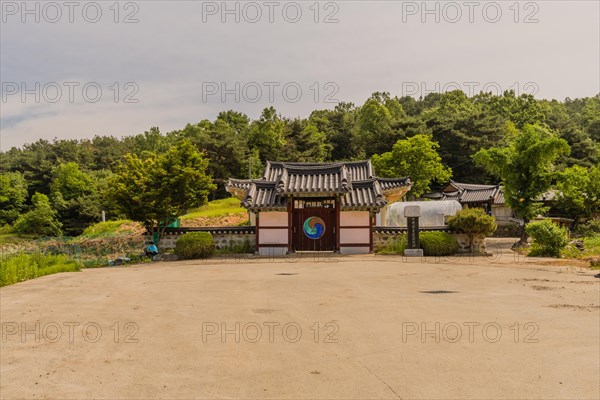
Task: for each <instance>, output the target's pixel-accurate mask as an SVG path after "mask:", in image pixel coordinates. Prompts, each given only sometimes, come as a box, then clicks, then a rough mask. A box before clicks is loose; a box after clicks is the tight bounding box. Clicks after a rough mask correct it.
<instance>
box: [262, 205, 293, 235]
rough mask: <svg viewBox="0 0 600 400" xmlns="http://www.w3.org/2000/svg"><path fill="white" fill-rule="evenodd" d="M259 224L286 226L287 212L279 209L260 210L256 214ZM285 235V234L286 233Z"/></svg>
mask: <svg viewBox="0 0 600 400" xmlns="http://www.w3.org/2000/svg"><path fill="white" fill-rule="evenodd" d="M258 219H259V224H260V226H283V227H287V226H288V213H287V212H280V211H267V212H261V213H260V214H259V215H258ZM286 237H287V235H286Z"/></svg>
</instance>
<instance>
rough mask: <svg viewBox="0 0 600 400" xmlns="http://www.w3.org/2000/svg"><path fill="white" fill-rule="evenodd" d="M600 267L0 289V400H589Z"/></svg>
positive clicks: (174, 278) (168, 273) (145, 273)
mask: <svg viewBox="0 0 600 400" xmlns="http://www.w3.org/2000/svg"><path fill="white" fill-rule="evenodd" d="M597 273H598V271H591V270H586V269H580V268H577V267H574V266H572V265H569V264H568V263H566V264H564V265H549V264H547V263H546V264H544V263H537V262H535V261H530V260H528V261H527V262H525V261H523V260H515V259H514V258H513V256H504V257H502V258H501V259H497V258H496V259H484V258H474V259H468V258H463V259H450V260H436V259H427V260H425V261H423V260H420V259H410V260H407V259H403V258H402V257H397V256H350V257H338V258H325V259H318V260H315V259H314V258H313V257H312V256H309V257H308V258H305V259H301V260H297V259H296V260H281V259H278V260H262V261H253V260H245V261H240V262H236V261H235V260H211V261H207V262H200V261H186V262H170V263H153V264H147V265H141V266H133V267H114V268H103V269H95V270H85V271H83V272H79V273H65V274H58V275H52V276H47V277H43V278H39V279H35V280H33V281H28V282H23V283H20V284H16V285H13V286H9V287H5V288H2V289H0V299H1V307H0V311H1V314H0V317H1V320H2V348H1V349H2V352H1V355H0V361H1V371H0V372H1V373H0V397H1V398H2V399H13V398H20V399H21V398H24V399H61V400H63V399H152V398H164V399H200V398H209V399H218V398H234V399H238V398H239V399H242V398H243V399H258V398H269V399H274V398H277V399H300V398H301V399H317V398H318V399H325V398H336V399H359V398H360V399H362V398H369V399H396V398H402V399H450V398H452V399H469V398H472V399H475V398H476V399H484V398H485V399H534V398H536V399H597V398H599V397H600V332H599V331H600V308H599V306H600V279H598V278H596V277H594V275H595V274H597Z"/></svg>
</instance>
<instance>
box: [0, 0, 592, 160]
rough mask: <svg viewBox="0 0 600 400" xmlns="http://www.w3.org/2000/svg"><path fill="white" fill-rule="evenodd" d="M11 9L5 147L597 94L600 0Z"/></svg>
mask: <svg viewBox="0 0 600 400" xmlns="http://www.w3.org/2000/svg"><path fill="white" fill-rule="evenodd" d="M117 5H118V7H117V6H115V2H114V1H98V2H95V3H94V2H77V1H73V2H72V3H68V2H67V4H65V3H64V2H63V1H57V2H50V3H48V2H28V3H27V5H26V7H23V3H22V2H21V1H16V2H13V1H4V0H2V2H1V10H2V24H1V28H0V29H1V31H0V48H1V50H0V52H1V54H0V56H1V66H0V73H1V81H2V93H1V95H2V102H1V104H0V105H1V107H2V111H1V119H0V123H1V131H2V132H1V149H2V150H7V149H9V148H10V147H12V146H21V145H23V144H24V143H31V142H34V141H36V140H38V139H40V138H44V139H48V140H52V139H53V138H55V137H56V138H61V139H63V138H90V137H93V136H94V135H113V136H117V137H121V136H124V135H132V134H136V133H141V132H143V131H144V130H148V129H149V128H150V127H152V126H158V127H160V129H161V131H162V132H168V131H170V130H174V129H180V128H182V127H184V126H185V124H187V123H195V122H198V121H200V120H202V119H207V118H208V119H213V118H214V117H215V116H216V115H217V114H218V112H219V111H222V110H227V109H235V110H239V111H242V112H244V113H246V114H248V115H249V116H250V117H251V118H256V117H257V116H258V115H260V112H261V110H262V109H263V108H264V107H268V106H270V105H273V106H274V107H275V108H276V109H277V110H278V111H279V112H280V113H282V114H283V115H286V116H290V117H295V116H302V117H305V116H307V115H308V114H309V113H310V111H312V110H314V109H317V108H332V107H333V106H334V104H335V102H336V101H350V102H354V103H356V104H362V103H363V102H364V101H365V100H366V98H367V97H368V96H369V95H370V94H371V93H372V92H375V91H388V92H390V93H391V94H392V95H397V96H402V95H412V96H415V97H419V96H420V95H426V94H427V93H428V92H430V91H444V90H452V89H456V88H459V89H462V90H464V91H465V92H467V93H470V92H474V93H477V92H479V91H480V90H482V89H486V90H488V91H492V92H498V91H502V90H508V89H514V90H516V91H517V93H532V94H534V95H535V96H536V98H555V99H561V100H562V99H564V98H566V97H570V98H576V97H586V96H594V95H596V94H597V93H599V92H600V7H599V2H598V1H535V2H526V1H522V2H518V3H516V2H515V1H497V2H484V1H482V2H477V1H472V2H468V1H466V2H461V1H458V2H434V1H432V2H427V3H423V2H421V1H418V2H405V1H332V2H326V1H324V2H318V3H317V2H315V1H312V0H311V1H297V2H278V1H270V2H269V1H265V2H263V1H257V2H235V1H230V2H227V3H223V2H221V1H219V2H201V1H132V2H119V3H118V4H117Z"/></svg>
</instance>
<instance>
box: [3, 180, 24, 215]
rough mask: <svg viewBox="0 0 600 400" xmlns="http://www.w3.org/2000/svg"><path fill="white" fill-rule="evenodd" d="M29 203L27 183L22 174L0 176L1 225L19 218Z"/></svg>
mask: <svg viewBox="0 0 600 400" xmlns="http://www.w3.org/2000/svg"><path fill="white" fill-rule="evenodd" d="M25 201H27V182H26V181H25V178H24V177H23V174H21V173H20V172H4V173H2V174H0V225H4V224H12V223H13V222H15V221H16V220H17V218H19V214H20V213H21V212H22V211H23V209H24V208H25Z"/></svg>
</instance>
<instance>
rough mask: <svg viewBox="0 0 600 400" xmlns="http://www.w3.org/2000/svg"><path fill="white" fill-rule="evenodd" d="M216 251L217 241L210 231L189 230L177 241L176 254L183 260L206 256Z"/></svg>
mask: <svg viewBox="0 0 600 400" xmlns="http://www.w3.org/2000/svg"><path fill="white" fill-rule="evenodd" d="M214 253H215V242H214V241H213V237H212V235H211V234H210V233H208V232H188V233H186V234H184V235H182V236H181V237H180V238H179V239H177V242H175V254H177V256H178V257H179V258H180V259H182V260H189V259H194V258H206V257H209V256H211V255H213V254H214Z"/></svg>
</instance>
